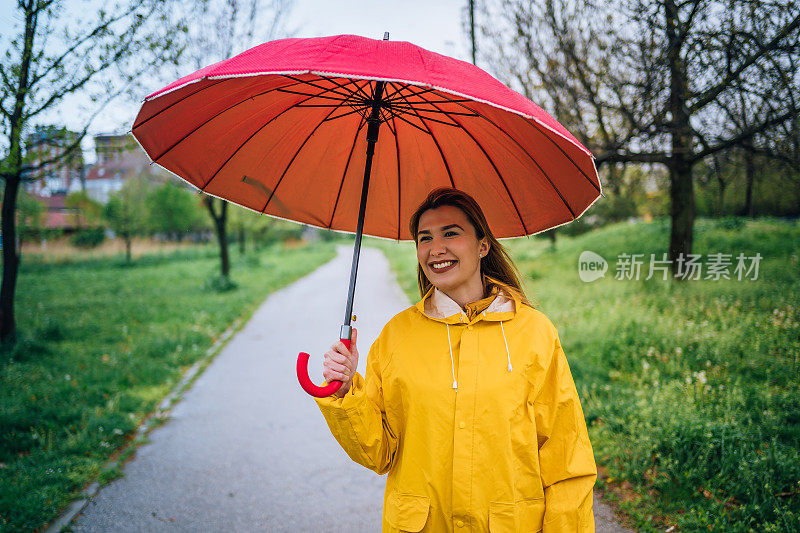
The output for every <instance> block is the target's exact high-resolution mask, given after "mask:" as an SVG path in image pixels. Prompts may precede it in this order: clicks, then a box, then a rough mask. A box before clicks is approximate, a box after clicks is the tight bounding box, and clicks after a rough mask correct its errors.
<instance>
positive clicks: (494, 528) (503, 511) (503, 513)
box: [489, 502, 518, 533]
mask: <svg viewBox="0 0 800 533" xmlns="http://www.w3.org/2000/svg"><path fill="white" fill-rule="evenodd" d="M517 530H518V528H517V512H516V505H514V504H513V503H504V502H489V533H516V532H517Z"/></svg>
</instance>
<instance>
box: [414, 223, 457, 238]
mask: <svg viewBox="0 0 800 533" xmlns="http://www.w3.org/2000/svg"><path fill="white" fill-rule="evenodd" d="M451 228H458V229H460V230H461V231H464V228H462V227H461V226H459V225H458V224H449V225H447V226H442V231H447V230H449V229H451ZM423 233H427V234H430V230H427V229H422V230H419V231H418V232H417V237H419V236H420V235H422V234H423Z"/></svg>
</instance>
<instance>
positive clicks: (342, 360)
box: [297, 326, 358, 398]
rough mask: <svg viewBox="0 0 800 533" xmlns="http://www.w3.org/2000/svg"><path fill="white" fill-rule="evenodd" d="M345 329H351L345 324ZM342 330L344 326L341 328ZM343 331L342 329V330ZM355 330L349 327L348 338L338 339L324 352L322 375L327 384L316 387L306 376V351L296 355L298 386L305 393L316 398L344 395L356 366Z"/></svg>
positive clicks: (351, 382) (350, 383)
mask: <svg viewBox="0 0 800 533" xmlns="http://www.w3.org/2000/svg"><path fill="white" fill-rule="evenodd" d="M346 328H347V329H351V328H350V327H349V326H346ZM342 329H343V330H344V329H345V327H343V328H342ZM343 332H344V331H343ZM356 337H357V331H356V329H355V328H352V329H351V333H350V338H349V339H347V338H343V339H339V341H338V342H337V343H335V344H334V345H333V346H331V349H330V350H328V351H327V352H325V361H324V362H323V371H322V375H323V376H324V377H325V379H326V381H327V382H328V384H327V385H326V386H324V387H318V386H316V385H314V383H312V381H311V379H310V378H309V377H308V358H309V355H308V354H307V353H304V352H301V353H300V355H298V356H297V379H298V380H299V381H300V386H301V387H303V390H305V391H306V392H307V393H309V394H310V395H311V396H315V397H317V398H324V397H326V396H330V395H332V394H333V395H334V396H336V397H337V398H341V397H342V396H344V395H345V394H346V393H347V391H349V390H350V386H351V385H352V384H353V376H354V375H355V373H356V369H357V368H358V348H357V347H356Z"/></svg>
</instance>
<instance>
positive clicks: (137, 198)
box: [103, 177, 150, 263]
mask: <svg viewBox="0 0 800 533" xmlns="http://www.w3.org/2000/svg"><path fill="white" fill-rule="evenodd" d="M149 192H150V185H149V183H148V182H147V181H145V180H144V179H143V178H142V177H134V178H131V179H129V180H128V181H126V182H125V184H124V185H123V186H122V188H121V189H120V190H119V191H117V192H115V193H113V194H112V195H111V197H110V198H109V199H108V202H107V203H106V205H105V207H104V208H103V215H104V217H105V219H106V220H107V221H108V223H109V225H110V227H111V229H112V230H113V231H114V233H116V234H117V235H119V236H120V237H122V240H123V241H125V259H126V261H127V262H128V263H130V262H131V243H132V241H133V238H134V237H136V236H139V235H142V234H144V233H145V232H146V231H147V228H148V212H147V195H148V193H149Z"/></svg>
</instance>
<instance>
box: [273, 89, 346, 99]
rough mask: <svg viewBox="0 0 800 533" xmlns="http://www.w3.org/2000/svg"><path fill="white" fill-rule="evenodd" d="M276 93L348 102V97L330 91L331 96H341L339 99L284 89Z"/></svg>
mask: <svg viewBox="0 0 800 533" xmlns="http://www.w3.org/2000/svg"><path fill="white" fill-rule="evenodd" d="M278 91H280V92H282V93H289V94H299V95H300V96H310V97H312V98H322V99H324V100H336V101H337V102H347V101H348V100H350V96H347V95H344V94H340V93H337V92H336V91H334V90H331V92H332V93H333V94H336V95H339V96H341V98H337V97H335V96H322V95H321V94H320V93H302V92H299V91H287V90H286V89H278Z"/></svg>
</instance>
